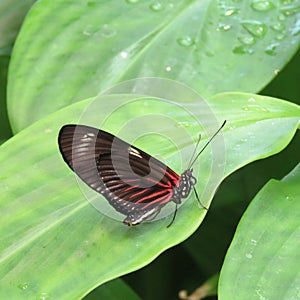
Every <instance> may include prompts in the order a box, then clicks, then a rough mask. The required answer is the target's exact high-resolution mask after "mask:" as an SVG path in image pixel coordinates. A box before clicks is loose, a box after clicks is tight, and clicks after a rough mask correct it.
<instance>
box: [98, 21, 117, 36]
mask: <svg viewBox="0 0 300 300" xmlns="http://www.w3.org/2000/svg"><path fill="white" fill-rule="evenodd" d="M100 33H101V35H102V36H104V37H106V38H110V37H113V36H114V35H115V34H116V31H115V30H114V29H112V28H110V26H109V25H108V24H104V25H103V26H102V28H101V30H100Z"/></svg>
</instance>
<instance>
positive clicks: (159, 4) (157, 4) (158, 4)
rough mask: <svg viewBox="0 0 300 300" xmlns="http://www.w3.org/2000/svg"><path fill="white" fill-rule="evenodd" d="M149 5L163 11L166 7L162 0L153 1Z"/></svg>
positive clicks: (153, 8)
mask: <svg viewBox="0 0 300 300" xmlns="http://www.w3.org/2000/svg"><path fill="white" fill-rule="evenodd" d="M149 7H150V9H151V10H152V11H162V10H163V9H164V5H163V4H162V3H160V2H155V3H152V4H150V6H149Z"/></svg>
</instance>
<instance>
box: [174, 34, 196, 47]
mask: <svg viewBox="0 0 300 300" xmlns="http://www.w3.org/2000/svg"><path fill="white" fill-rule="evenodd" d="M177 43H178V44H179V45H180V46H184V47H190V46H192V45H194V44H195V40H194V39H193V38H192V37H190V36H184V37H181V38H178V39H177Z"/></svg>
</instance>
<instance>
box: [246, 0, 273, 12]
mask: <svg viewBox="0 0 300 300" xmlns="http://www.w3.org/2000/svg"><path fill="white" fill-rule="evenodd" d="M251 7H252V8H253V9H254V10H256V11H268V10H271V9H273V8H274V7H275V6H274V4H273V3H272V2H271V1H253V2H252V3H251Z"/></svg>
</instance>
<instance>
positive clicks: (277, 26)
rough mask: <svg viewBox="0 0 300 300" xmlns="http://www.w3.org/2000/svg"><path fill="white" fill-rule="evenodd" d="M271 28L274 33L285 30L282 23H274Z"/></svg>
mask: <svg viewBox="0 0 300 300" xmlns="http://www.w3.org/2000/svg"><path fill="white" fill-rule="evenodd" d="M271 28H272V29H273V30H274V31H277V32H282V31H283V30H285V24H284V23H274V24H272V25H271Z"/></svg>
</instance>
